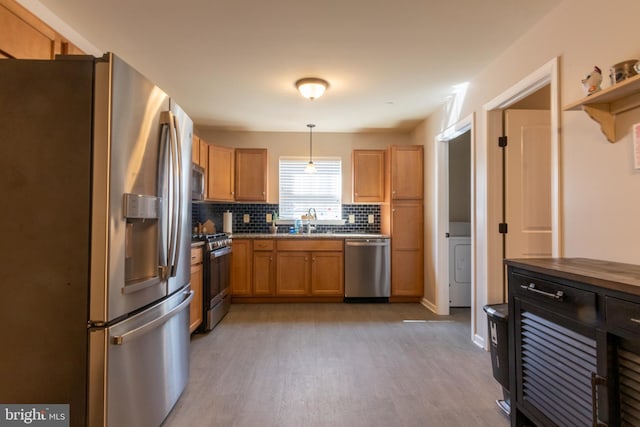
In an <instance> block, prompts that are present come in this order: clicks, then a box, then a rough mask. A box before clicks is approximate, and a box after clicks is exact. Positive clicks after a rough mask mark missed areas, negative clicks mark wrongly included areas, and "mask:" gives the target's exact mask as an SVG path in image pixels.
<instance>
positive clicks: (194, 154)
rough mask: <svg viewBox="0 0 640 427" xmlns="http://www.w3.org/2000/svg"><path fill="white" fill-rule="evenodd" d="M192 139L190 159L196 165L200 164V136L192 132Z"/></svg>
mask: <svg viewBox="0 0 640 427" xmlns="http://www.w3.org/2000/svg"><path fill="white" fill-rule="evenodd" d="M192 140H193V144H192V147H191V161H192V162H193V163H195V164H196V165H200V138H199V137H198V136H197V135H195V134H194V135H193V139H192ZM203 143H204V141H203Z"/></svg>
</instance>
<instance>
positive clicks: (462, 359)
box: [163, 304, 509, 427]
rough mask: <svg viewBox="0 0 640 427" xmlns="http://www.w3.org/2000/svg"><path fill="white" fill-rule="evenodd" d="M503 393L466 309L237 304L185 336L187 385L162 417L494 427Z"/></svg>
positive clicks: (192, 422) (179, 422)
mask: <svg viewBox="0 0 640 427" xmlns="http://www.w3.org/2000/svg"><path fill="white" fill-rule="evenodd" d="M403 320H431V321H432V322H427V323H406V322H403ZM501 396H502V394H501V388H500V386H499V384H498V383H497V382H496V381H495V380H494V379H493V376H492V373H491V359H490V354H489V353H488V352H485V351H483V350H482V349H480V348H478V347H476V346H475V345H474V344H472V343H471V341H470V330H469V310H468V309H457V310H454V313H453V315H452V316H448V317H443V316H440V317H438V316H435V315H434V314H432V313H431V312H430V311H428V310H427V309H426V308H424V307H422V306H421V305H419V304H234V305H232V306H231V311H230V312H229V314H228V315H227V316H226V317H225V318H224V319H223V321H222V322H221V323H220V324H219V325H218V326H217V327H216V328H215V329H214V330H213V331H212V332H210V333H208V334H202V335H195V336H194V337H193V338H192V340H191V373H190V379H189V383H188V385H187V388H186V389H185V391H184V393H183V395H182V397H181V398H180V400H179V401H178V403H177V404H176V406H175V408H174V409H173V411H172V412H171V414H169V417H168V418H167V419H166V421H165V423H164V424H163V426H164V427H176V426H185V427H186V426H250V427H251V426H260V427H269V426H274V427H275V426H278V427H280V426H296V427H298V426H331V427H337V426H348V427H359V426H367V427H369V426H385V427H389V426H498V427H500V426H507V425H509V422H508V419H507V417H506V416H504V415H503V414H502V413H501V412H500V410H499V409H498V407H497V405H496V403H495V399H497V398H501Z"/></svg>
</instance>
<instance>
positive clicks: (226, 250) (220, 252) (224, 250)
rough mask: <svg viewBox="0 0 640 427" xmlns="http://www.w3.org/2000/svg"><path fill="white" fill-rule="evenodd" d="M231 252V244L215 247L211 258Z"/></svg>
mask: <svg viewBox="0 0 640 427" xmlns="http://www.w3.org/2000/svg"><path fill="white" fill-rule="evenodd" d="M230 253H231V246H225V247H224V248H220V249H215V250H213V251H211V258H218V257H221V256H224V255H227V254H230Z"/></svg>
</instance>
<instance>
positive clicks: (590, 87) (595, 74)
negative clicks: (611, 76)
mask: <svg viewBox="0 0 640 427" xmlns="http://www.w3.org/2000/svg"><path fill="white" fill-rule="evenodd" d="M600 83H602V71H600V68H598V67H593V71H592V72H591V73H589V74H588V75H587V77H585V78H584V79H582V87H584V91H585V92H586V93H587V95H591V94H592V93H595V92H597V91H599V90H600Z"/></svg>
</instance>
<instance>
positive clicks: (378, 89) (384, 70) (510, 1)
mask: <svg viewBox="0 0 640 427" xmlns="http://www.w3.org/2000/svg"><path fill="white" fill-rule="evenodd" d="M19 1H20V2H21V3H23V4H24V5H25V6H26V7H27V8H29V9H31V10H33V11H34V12H35V13H36V14H38V15H40V16H41V17H42V18H43V19H45V20H46V21H48V22H49V23H50V24H51V25H52V26H53V27H54V28H56V29H57V30H58V31H60V32H62V33H63V34H64V35H65V36H67V37H68V38H70V39H71V40H72V41H74V42H75V43H76V44H78V45H80V46H81V47H83V48H85V49H86V50H88V51H89V52H90V53H92V54H96V55H97V54H100V53H102V52H106V51H112V52H115V53H116V54H117V55H119V56H120V57H122V58H123V59H125V60H126V61H127V62H129V63H130V64H132V65H133V66H134V67H135V68H137V69H138V70H140V71H141V72H143V73H144V74H146V75H147V76H148V77H150V78H151V79H152V80H154V81H155V82H156V83H157V84H158V85H159V86H161V87H162V88H163V89H164V90H165V91H167V92H168V93H169V94H170V95H171V96H172V97H174V98H175V99H176V100H177V101H178V103H180V104H181V105H182V106H183V108H184V109H185V110H186V111H187V112H188V113H189V115H190V116H191V117H192V118H193V120H194V122H195V123H196V124H197V125H200V126H206V125H208V126H214V127H217V128H221V129H230V130H250V131H299V132H305V131H306V124H307V123H315V124H316V125H317V127H316V131H318V132H363V131H408V130H411V129H413V128H414V127H415V125H416V124H417V123H418V122H419V121H421V120H423V119H424V118H425V117H427V116H428V115H429V114H430V113H431V112H433V111H434V110H435V109H436V108H437V107H438V106H439V105H441V104H443V102H445V100H446V98H447V96H448V95H450V94H451V93H452V92H453V86H454V85H457V84H460V83H463V82H465V81H467V80H469V79H470V78H471V77H472V76H474V75H475V74H476V73H478V72H479V71H480V70H481V69H482V68H483V67H484V66H485V65H487V64H488V63H489V62H491V60H492V59H493V58H495V57H496V56H497V55H499V54H500V53H501V52H502V51H503V50H504V49H505V48H506V47H508V46H509V45H510V44H511V43H512V42H513V41H514V40H515V39H516V38H517V37H518V36H519V35H521V34H523V33H524V32H525V31H526V30H528V29H529V28H530V27H531V26H533V25H534V24H535V23H536V22H537V21H539V20H540V19H541V18H542V17H543V16H544V15H545V14H546V13H548V12H549V11H550V10H551V9H552V8H553V7H554V6H556V5H557V4H558V3H559V2H560V0H535V1H531V0H484V1H479V0H444V1H430V0H393V1H392V0H325V1H309V0H270V1H269V0H262V1H261V0H226V1H223V0H187V1H182V2H180V1H175V0H108V1H87V0H40V1H38V0H19ZM51 14H53V15H54V16H51ZM56 17H57V18H59V19H60V20H61V21H62V24H61V23H60V22H57V19H56ZM64 24H66V25H68V26H69V27H71V28H72V29H73V30H75V31H76V32H77V34H74V33H73V31H69V30H68V29H66V28H65V25H64ZM78 35H80V37H78ZM83 38H84V40H82V39H83ZM302 77H320V78H323V79H325V80H328V81H329V83H330V88H329V89H328V91H327V92H326V93H325V95H324V96H323V97H321V98H319V99H317V100H314V101H309V100H307V99H304V98H302V96H300V94H299V93H298V92H297V91H296V89H295V87H294V82H295V81H296V80H297V79H299V78H302Z"/></svg>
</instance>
